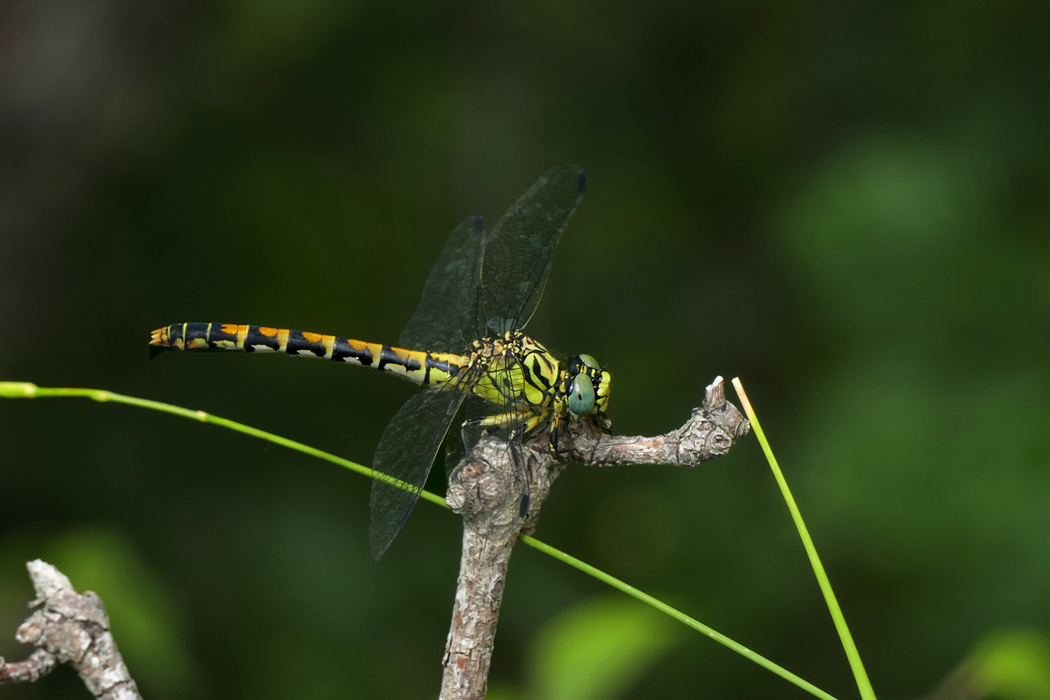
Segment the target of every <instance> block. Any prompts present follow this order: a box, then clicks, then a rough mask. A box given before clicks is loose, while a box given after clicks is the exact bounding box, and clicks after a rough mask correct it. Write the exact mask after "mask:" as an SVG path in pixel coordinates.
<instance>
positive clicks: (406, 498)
mask: <svg viewBox="0 0 1050 700" xmlns="http://www.w3.org/2000/svg"><path fill="white" fill-rule="evenodd" d="M463 398H464V393H463V392H462V391H460V390H459V389H458V388H456V387H452V388H449V387H448V386H435V387H431V388H429V389H427V390H425V391H423V392H421V393H419V394H416V395H415V396H413V397H412V398H410V399H409V400H408V401H406V402H405V404H404V405H403V406H402V407H401V408H400V409H398V411H397V413H396V414H394V417H393V418H392V419H391V420H390V422H389V423H388V424H387V426H386V429H385V430H384V431H383V437H382V438H380V440H379V446H378V447H376V456H375V462H374V467H373V468H374V469H375V470H376V471H378V472H381V473H383V474H386V475H387V476H390V477H393V478H394V479H397V480H398V483H397V484H396V485H395V484H391V483H387V482H386V481H383V480H380V479H373V481H372V497H371V521H370V522H369V526H368V544H369V547H370V549H371V550H372V558H373V559H375V560H376V561H379V558H380V557H382V556H383V554H384V553H386V550H387V548H388V547H390V544H391V543H392V542H393V541H394V538H395V537H397V533H399V532H400V531H401V528H402V527H404V525H405V521H406V520H408V516H409V515H411V513H412V508H413V507H415V505H416V501H418V500H419V492H420V491H422V490H423V485H424V484H425V483H426V481H427V475H428V474H430V468H431V467H432V466H433V465H434V457H435V456H436V455H437V451H438V448H439V447H441V441H442V440H443V439H444V438H445V433H447V432H448V428H449V426H450V425H451V424H452V421H453V419H454V418H455V417H456V412H457V411H458V410H459V407H460V405H462V403H463Z"/></svg>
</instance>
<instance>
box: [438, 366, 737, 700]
mask: <svg viewBox="0 0 1050 700" xmlns="http://www.w3.org/2000/svg"><path fill="white" fill-rule="evenodd" d="M750 429H751V424H750V423H749V422H748V420H747V419H746V418H744V416H743V415H742V414H741V413H740V411H739V410H738V409H737V407H736V406H734V405H733V404H731V403H729V402H728V401H726V397H725V385H724V383H723V380H722V378H721V377H717V378H716V379H715V381H714V382H712V383H711V385H710V386H708V387H707V390H706V391H705V392H704V404H703V406H701V407H700V408H696V409H693V413H692V416H691V417H690V419H689V421H687V422H686V423H685V425H683V426H682V427H680V428H678V429H677V430H672V431H671V432H669V433H666V434H664V435H659V436H656V437H643V436H612V435H607V434H604V433H603V432H602V431H601V430H600V429H599V428H598V426H595V425H594V424H593V423H592V422H589V421H579V422H576V421H569V422H567V423H566V424H565V426H564V437H561V436H559V451H558V452H556V453H555V452H552V451H551V450H550V444H549V442H550V441H549V435H548V433H547V432H546V431H543V432H540V433H538V434H535V435H532V436H530V437H529V439H528V440H527V441H526V443H525V445H524V448H525V449H524V458H525V460H526V461H527V471H528V473H529V477H530V484H529V490H530V500H529V511H528V514H527V515H526V517H525V519H524V520H523V521H522V524H521V526H520V527H517V528H512V529H511V531H510V532H507V528H506V527H505V526H504V524H502V523H495V524H494V527H493V530H494V531H495V532H499V533H501V534H500V536H499V537H495V538H485V537H482V536H481V535H479V534H478V533H476V532H474V530H472V529H471V528H469V527H466V526H464V528H463V553H462V556H461V558H460V569H459V581H458V583H457V586H456V602H455V606H454V608H453V611H452V625H451V627H450V629H449V633H448V642H447V644H446V646H445V657H444V661H443V663H444V667H445V671H444V676H443V679H442V684H441V700H480V699H481V698H484V697H485V690H486V687H487V684H488V672H489V664H490V662H491V660H492V649H493V644H494V641H495V638H496V623H497V622H498V620H499V608H500V603H501V602H502V599H503V586H504V583H505V581H506V575H507V565H508V564H509V562H510V554H511V550H512V549H513V547H514V543H515V542H516V541H517V538H518V533H519V532H525V533H527V534H531V533H532V532H533V531H534V530H535V528H536V524H537V522H538V521H539V515H540V508H541V507H542V506H543V502H544V501H545V500H546V499H547V495H548V494H549V493H550V487H551V484H552V483H553V482H554V480H555V479H556V478H557V477H558V475H559V474H560V473H561V471H562V470H563V469H564V468H565V466H566V465H567V464H568V463H570V462H575V463H577V464H586V465H589V466H598V467H601V466H612V465H620V464H675V465H681V466H687V467H693V466H696V465H697V464H699V463H700V462H706V461H709V460H712V459H716V458H717V457H721V456H722V455H724V454H726V453H727V452H729V449H730V448H731V447H732V446H733V443H734V441H736V440H738V439H739V438H742V437H744V436H745V435H747V433H748V432H749V431H750ZM513 458H514V457H513V452H512V451H510V450H507V449H506V445H505V443H502V442H501V441H499V440H497V439H495V438H488V439H484V440H482V441H480V442H479V443H478V445H477V446H476V447H475V448H474V450H473V451H472V452H471V454H470V455H468V459H469V462H468V461H466V460H464V462H461V463H460V464H459V465H457V466H456V468H455V469H453V471H452V472H451V475H450V477H449V491H448V494H449V495H448V497H447V499H446V501H447V502H448V504H449V506H450V507H451V508H452V509H453V510H454V511H456V512H458V513H461V514H462V513H465V512H470V513H471V514H472V519H473V521H474V522H478V514H484V513H491V514H492V517H494V518H501V517H506V513H507V508H506V503H507V502H508V498H513V496H511V495H508V494H505V493H501V485H502V484H505V483H507V480H505V479H501V478H499V475H500V474H502V473H506V470H510V469H513V468H514V465H513V464H511V463H510V462H511V460H512V459H513Z"/></svg>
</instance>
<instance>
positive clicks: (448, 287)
mask: <svg viewBox="0 0 1050 700" xmlns="http://www.w3.org/2000/svg"><path fill="white" fill-rule="evenodd" d="M484 230H485V223H484V222H483V221H482V219H481V217H480V216H468V217H467V218H466V219H464V220H463V221H461V222H460V223H459V226H456V228H454V229H452V233H451V234H449V237H448V241H447V242H446V243H445V248H444V249H443V250H442V251H441V255H440V256H439V257H438V259H437V262H436V263H434V267H433V269H432V270H431V271H430V277H428V278H427V283H426V284H425V285H424V286H423V297H422V298H421V299H420V301H419V305H418V306H417V307H416V310H415V312H414V313H413V314H412V317H411V318H410V319H409V320H408V324H407V325H406V326H405V330H404V331H402V332H401V340H400V344H401V347H404V348H409V349H411V350H429V351H431V352H457V353H458V352H460V351H461V350H462V349H463V348H464V347H466V346H467V345H468V344H469V343H470V341H471V340H473V339H474V337H475V335H474V327H473V326H474V323H475V320H476V317H477V310H476V300H477V296H478V295H477V288H478V284H477V280H478V262H479V261H480V259H481V241H482V236H483V233H484Z"/></svg>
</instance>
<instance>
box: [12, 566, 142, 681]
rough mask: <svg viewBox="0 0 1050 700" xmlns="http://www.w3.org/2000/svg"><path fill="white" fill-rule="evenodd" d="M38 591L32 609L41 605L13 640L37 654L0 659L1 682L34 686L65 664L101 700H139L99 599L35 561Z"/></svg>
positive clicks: (31, 568) (32, 576) (31, 573)
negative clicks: (75, 587) (24, 657)
mask: <svg viewBox="0 0 1050 700" xmlns="http://www.w3.org/2000/svg"><path fill="white" fill-rule="evenodd" d="M26 568H27V569H29V578H30V579H31V580H32V581H33V587H34V588H35V589H36V600H34V601H33V602H32V603H30V605H31V606H35V605H41V604H42V607H41V608H39V609H38V610H35V611H34V612H33V613H32V614H31V615H30V616H29V617H28V618H27V619H26V621H25V622H23V623H22V624H21V626H19V628H18V632H17V633H16V634H15V638H16V639H17V640H18V641H20V642H22V643H23V644H32V645H33V646H35V647H37V649H36V651H34V652H33V653H32V654H30V655H29V658H27V659H26V660H24V661H17V662H15V663H7V662H5V661H4V659H3V658H0V683H5V682H6V683H22V682H30V683H31V682H33V681H36V680H37V679H39V678H41V677H43V676H46V675H47V674H48V673H50V672H51V671H53V670H54V669H55V668H56V667H57V666H58V664H60V663H68V664H69V665H71V666H72V667H73V668H74V669H75V670H76V672H77V673H78V674H79V675H80V678H81V679H82V680H83V681H84V685H86V686H87V687H88V690H89V691H91V693H92V695H94V696H95V697H96V698H99V699H100V700H142V696H140V695H139V691H138V688H137V687H136V685H135V681H134V680H132V678H131V675H130V674H129V673H128V668H127V666H125V665H124V660H123V659H122V658H121V656H120V652H119V651H118V650H117V645H116V642H114V641H113V635H112V634H110V631H109V617H108V616H107V615H106V610H105V608H104V607H103V605H102V599H101V598H99V597H98V595H96V594H95V593H93V592H91V591H86V592H85V593H84V594H83V595H80V594H78V593H77V592H76V590H74V588H73V584H72V583H70V581H69V579H68V578H66V575H65V574H63V573H62V572H61V571H59V570H58V569H56V568H55V567H53V566H51V565H50V564H48V563H46V562H43V561H41V560H39V559H36V560H34V561H31V562H29V563H28V564H26Z"/></svg>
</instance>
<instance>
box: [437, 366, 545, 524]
mask: <svg viewBox="0 0 1050 700" xmlns="http://www.w3.org/2000/svg"><path fill="white" fill-rule="evenodd" d="M508 361H509V364H508V366H506V367H505V368H501V369H498V370H490V371H488V372H487V373H486V375H485V377H484V378H482V377H477V378H475V380H474V381H491V382H493V384H494V386H503V387H504V389H505V390H504V391H503V392H502V396H501V400H499V401H495V402H493V401H487V400H484V399H481V398H480V397H478V396H468V397H467V399H466V402H467V403H466V411H465V413H466V414H467V416H468V420H467V421H466V422H465V423H464V424H463V426H462V428H461V429H460V439H456V438H455V437H454V436H450V437H449V439H448V441H447V443H446V445H447V453H446V457H445V465H446V468H447V469H448V470H449V473H448V479H449V492H448V493H449V496H450V497H451V500H452V501H453V502H454V503H455V505H456V506H457V508H456V509H457V510H458V511H459V512H460V513H461V514H462V516H463V519H464V521H465V522H466V523H467V525H468V526H469V527H470V528H471V529H472V530H474V531H475V532H477V533H478V534H479V535H481V536H482V537H487V538H494V537H499V536H501V535H503V534H504V533H506V532H508V531H510V530H511V529H512V528H515V527H518V526H520V524H521V520H522V518H524V517H525V515H526V514H527V512H528V506H529V500H528V498H529V478H528V474H527V471H526V469H527V464H526V460H525V458H524V450H523V447H522V440H523V436H524V432H525V431H524V423H525V420H526V419H527V417H528V416H529V413H528V411H529V410H530V409H529V408H528V407H525V406H523V405H522V404H521V403H520V399H519V398H518V394H517V393H516V392H514V391H513V387H512V383H513V382H514V381H515V380H516V379H518V380H520V373H521V366H520V363H518V361H517V359H516V358H513V357H510V356H508ZM515 373H517V374H518V375H519V376H518V377H515V376H514V374H515ZM464 455H466V456H467V459H463V458H464ZM456 487H459V488H456Z"/></svg>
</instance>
